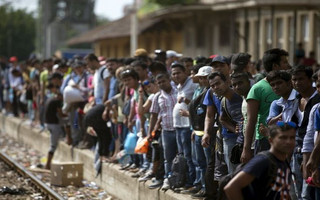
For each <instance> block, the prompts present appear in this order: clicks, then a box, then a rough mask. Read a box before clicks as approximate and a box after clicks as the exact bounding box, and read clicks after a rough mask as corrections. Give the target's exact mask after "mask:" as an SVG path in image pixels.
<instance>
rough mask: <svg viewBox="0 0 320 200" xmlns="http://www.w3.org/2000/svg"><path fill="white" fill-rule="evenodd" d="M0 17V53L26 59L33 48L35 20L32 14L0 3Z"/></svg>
mask: <svg viewBox="0 0 320 200" xmlns="http://www.w3.org/2000/svg"><path fill="white" fill-rule="evenodd" d="M0 19H1V20H0V55H4V56H7V57H9V56H13V55H14V56H17V57H18V58H19V60H24V59H27V58H28V57H29V54H30V53H32V52H33V51H34V49H35V34H36V21H35V19H34V17H33V16H32V14H31V13H27V12H26V11H25V10H13V9H12V8H11V7H10V6H9V5H2V6H0Z"/></svg>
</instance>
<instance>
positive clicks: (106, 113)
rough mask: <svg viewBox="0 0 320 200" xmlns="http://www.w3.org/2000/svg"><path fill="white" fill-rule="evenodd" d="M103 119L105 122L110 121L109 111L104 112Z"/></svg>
mask: <svg viewBox="0 0 320 200" xmlns="http://www.w3.org/2000/svg"><path fill="white" fill-rule="evenodd" d="M102 119H103V120H104V121H108V119H109V113H108V111H107V109H105V110H104V111H103V113H102Z"/></svg>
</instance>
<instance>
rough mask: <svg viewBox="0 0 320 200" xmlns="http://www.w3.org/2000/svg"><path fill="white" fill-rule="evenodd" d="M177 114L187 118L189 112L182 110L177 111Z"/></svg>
mask: <svg viewBox="0 0 320 200" xmlns="http://www.w3.org/2000/svg"><path fill="white" fill-rule="evenodd" d="M179 114H180V116H182V117H189V112H188V111H187V110H184V109H180V110H179Z"/></svg>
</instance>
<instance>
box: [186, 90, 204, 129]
mask: <svg viewBox="0 0 320 200" xmlns="http://www.w3.org/2000/svg"><path fill="white" fill-rule="evenodd" d="M206 94H207V89H204V90H203V92H202V93H201V94H200V95H199V96H197V97H196V98H195V99H193V100H192V101H191V102H190V103H189V114H190V122H191V125H192V128H193V129H194V130H204V121H205V118H206V113H207V106H206V105H204V104H203V100H204V98H205V96H206Z"/></svg>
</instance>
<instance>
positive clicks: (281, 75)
mask: <svg viewBox="0 0 320 200" xmlns="http://www.w3.org/2000/svg"><path fill="white" fill-rule="evenodd" d="M277 79H282V80H284V81H285V82H288V81H291V74H290V73H289V72H287V71H286V70H279V71H271V72H270V73H269V74H268V75H267V81H268V82H269V83H270V82H271V81H274V80H277Z"/></svg>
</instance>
